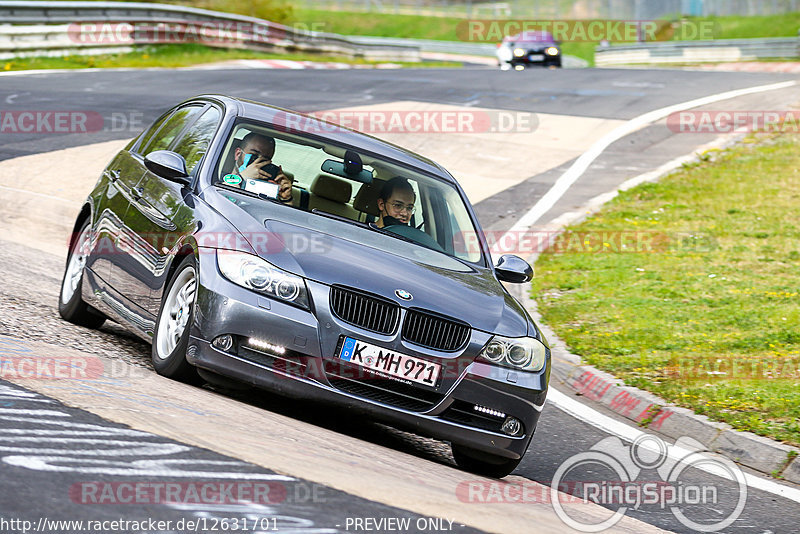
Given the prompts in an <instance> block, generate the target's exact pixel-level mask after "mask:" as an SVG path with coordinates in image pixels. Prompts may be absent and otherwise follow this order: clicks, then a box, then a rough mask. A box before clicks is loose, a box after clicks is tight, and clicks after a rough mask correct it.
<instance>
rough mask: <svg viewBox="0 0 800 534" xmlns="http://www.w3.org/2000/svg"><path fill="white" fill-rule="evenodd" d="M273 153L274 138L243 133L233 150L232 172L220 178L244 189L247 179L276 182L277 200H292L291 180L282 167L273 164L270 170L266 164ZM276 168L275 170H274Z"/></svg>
mask: <svg viewBox="0 0 800 534" xmlns="http://www.w3.org/2000/svg"><path fill="white" fill-rule="evenodd" d="M274 155H275V139H273V138H272V137H269V136H266V135H261V134H259V133H256V132H250V133H249V134H247V135H245V136H244V138H243V139H242V142H241V143H240V145H239V146H238V147H236V150H234V152H233V158H234V163H235V164H234V169H233V173H232V174H226V175H225V176H224V177H223V178H222V180H223V181H224V182H225V183H227V184H229V185H234V186H239V187H240V188H242V189H244V186H245V183H246V182H247V180H263V181H267V182H271V183H274V184H278V186H279V188H280V189H279V190H278V200H280V201H281V202H285V203H287V204H288V203H291V202H292V181H291V180H290V179H289V178H288V177H287V176H286V175H285V174H283V169H281V168H280V166H278V165H275V166H273V167H274V168H273V169H272V172H270V170H267V169H268V166H269V165H270V164H271V163H272V156H274ZM275 169H277V170H275ZM273 174H274V176H273Z"/></svg>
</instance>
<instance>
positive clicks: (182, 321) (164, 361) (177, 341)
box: [152, 255, 200, 384]
mask: <svg viewBox="0 0 800 534" xmlns="http://www.w3.org/2000/svg"><path fill="white" fill-rule="evenodd" d="M196 300H197V262H196V261H195V259H194V256H192V255H189V256H186V258H184V259H183V260H182V261H181V263H180V264H179V265H178V268H177V269H176V270H175V276H173V277H172V279H171V280H170V281H169V284H168V285H167V288H166V290H165V291H164V298H163V299H162V301H161V309H160V310H159V312H158V318H157V319H156V327H155V331H154V332H153V353H152V358H153V367H154V368H155V370H156V372H157V373H158V374H160V375H162V376H166V377H168V378H172V379H174V380H180V381H181V382H188V383H192V384H194V383H198V382H199V381H200V377H199V376H198V374H197V369H195V367H194V366H193V365H191V364H190V363H189V362H188V361H186V349H187V348H188V346H189V330H190V328H189V327H190V325H191V324H192V319H193V318H194V304H195V301H196Z"/></svg>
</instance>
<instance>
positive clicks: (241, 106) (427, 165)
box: [187, 95, 456, 183]
mask: <svg viewBox="0 0 800 534" xmlns="http://www.w3.org/2000/svg"><path fill="white" fill-rule="evenodd" d="M203 99H209V100H216V101H218V102H219V103H221V104H223V105H225V106H226V107H227V108H228V109H229V110H230V111H232V112H233V113H235V115H236V116H237V117H238V118H244V119H250V120H254V121H259V122H265V123H267V124H272V125H274V126H277V129H280V126H281V125H285V126H286V131H289V132H292V133H297V134H300V135H308V136H309V137H316V138H319V139H321V140H323V141H330V142H332V143H334V144H339V145H343V146H346V147H348V148H352V149H354V150H356V152H358V151H362V153H372V154H376V155H379V156H382V157H385V158H388V159H392V160H395V161H397V162H399V163H401V164H405V165H408V166H411V167H414V168H417V169H420V170H422V171H424V172H427V173H429V174H433V175H436V176H438V177H441V178H444V179H445V180H447V181H449V182H451V183H456V182H455V179H454V178H453V177H452V176H451V175H450V173H448V172H447V171H446V170H445V169H444V168H443V167H442V166H441V165H439V164H438V163H436V162H434V161H432V160H430V159H428V158H426V157H424V156H421V155H419V154H416V153H415V152H412V151H410V150H406V149H404V148H402V147H399V146H397V145H394V144H392V143H389V142H387V141H383V140H381V139H378V138H377V137H372V136H371V135H367V134H365V133H362V132H359V131H356V130H352V129H350V128H347V127H345V126H339V125H336V127H332V126H330V125H331V124H332V123H328V122H326V121H323V120H320V119H318V118H316V117H311V116H308V115H304V114H302V113H298V112H296V111H293V110H289V109H284V108H280V107H277V106H271V105H269V104H264V103H263V102H256V101H253V100H247V99H244V98H234V97H230V96H225V95H201V96H197V97H195V98H191V99H189V100H187V102H190V101H197V100H203ZM296 124H300V125H303V126H309V127H311V129H313V130H314V131H313V133H306V132H305V131H303V129H302V128H300V129H298V130H295V129H292V127H291V126H288V125H296ZM317 124H318V125H319V127H318V128H317V127H315V126H314V125H317Z"/></svg>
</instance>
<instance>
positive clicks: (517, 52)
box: [514, 48, 525, 57]
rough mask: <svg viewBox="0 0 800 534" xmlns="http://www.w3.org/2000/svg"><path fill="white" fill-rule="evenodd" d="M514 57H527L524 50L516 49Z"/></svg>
mask: <svg viewBox="0 0 800 534" xmlns="http://www.w3.org/2000/svg"><path fill="white" fill-rule="evenodd" d="M514 55H515V56H516V57H522V56H524V55H525V49H524V48H515V49H514Z"/></svg>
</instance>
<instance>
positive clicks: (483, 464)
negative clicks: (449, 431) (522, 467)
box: [450, 444, 522, 478]
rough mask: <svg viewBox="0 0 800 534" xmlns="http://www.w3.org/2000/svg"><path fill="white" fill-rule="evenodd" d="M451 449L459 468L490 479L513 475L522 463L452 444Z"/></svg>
mask: <svg viewBox="0 0 800 534" xmlns="http://www.w3.org/2000/svg"><path fill="white" fill-rule="evenodd" d="M450 448H451V449H452V451H453V458H455V460H456V464H458V467H460V468H461V469H463V470H464V471H469V472H470V473H475V474H476V475H481V476H485V477H489V478H503V477H504V476H506V475H509V474H511V472H512V471H514V469H516V468H517V466H518V465H519V463H520V462H521V461H522V458H520V459H519V460H511V459H510V458H503V457H502V456H494V455H491V454H487V453H484V452H480V451H476V450H474V449H470V448H468V447H462V446H461V445H456V444H451V446H450Z"/></svg>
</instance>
